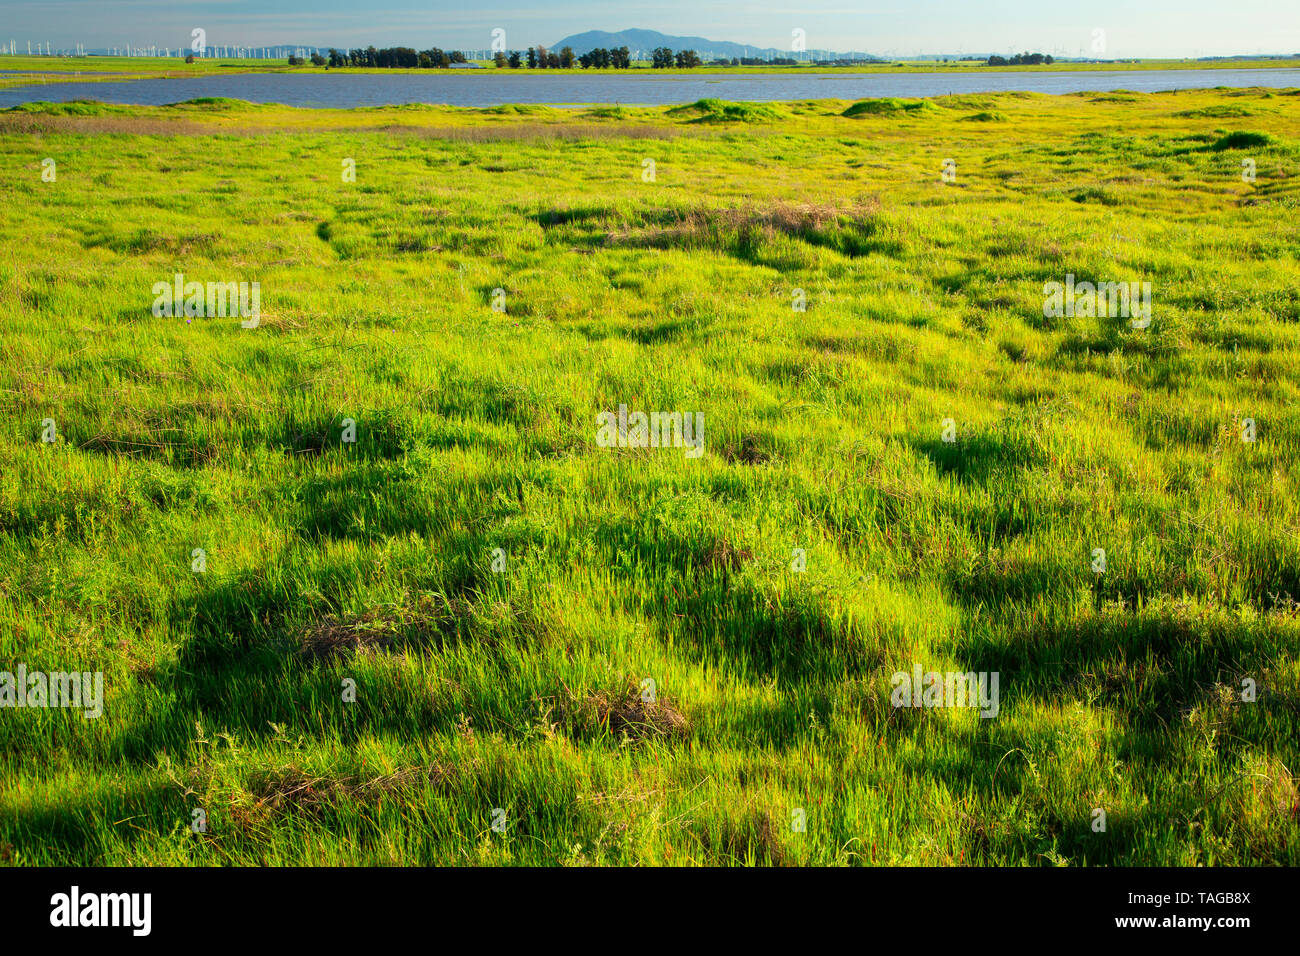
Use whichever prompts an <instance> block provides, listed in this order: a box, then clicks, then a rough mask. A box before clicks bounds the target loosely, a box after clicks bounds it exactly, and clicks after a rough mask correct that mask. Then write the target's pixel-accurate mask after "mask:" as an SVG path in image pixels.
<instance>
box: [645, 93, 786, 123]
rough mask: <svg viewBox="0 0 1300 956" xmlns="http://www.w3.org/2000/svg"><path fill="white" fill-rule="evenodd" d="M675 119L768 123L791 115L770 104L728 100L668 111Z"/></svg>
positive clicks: (693, 104)
mask: <svg viewBox="0 0 1300 956" xmlns="http://www.w3.org/2000/svg"><path fill="white" fill-rule="evenodd" d="M668 115H669V116H673V117H692V118H691V119H690V120H689V122H692V123H767V122H771V121H772V120H778V119H783V118H784V117H786V116H788V115H789V114H788V113H786V111H785V110H783V109H779V108H778V107H775V106H772V105H771V104H770V103H732V102H728V101H727V100H716V99H704V100H696V101H695V102H694V103H689V104H687V105H686V106H678V107H674V108H673V109H670V110H668Z"/></svg>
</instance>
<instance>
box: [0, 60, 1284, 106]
mask: <svg viewBox="0 0 1300 956" xmlns="http://www.w3.org/2000/svg"><path fill="white" fill-rule="evenodd" d="M1214 86H1237V87H1241V86H1268V87H1300V70H1132V71H1123V70H1117V71H1109V70H1108V71H1090V72H1078V73H1076V72H1061V73H1039V72H1026V71H1015V70H1007V71H1004V70H982V69H980V70H976V69H972V70H970V71H969V72H966V71H962V72H960V73H958V72H956V71H953V72H947V73H900V74H890V73H858V74H850V73H844V74H835V73H830V74H826V73H821V74H805V75H803V76H800V75H798V74H795V75H788V74H777V75H772V76H728V75H725V74H713V75H709V74H697V75H694V76H687V75H682V74H673V75H667V76H665V75H663V74H648V75H646V76H609V75H604V76H602V75H600V74H590V75H588V74H582V75H568V76H565V75H558V76H557V75H548V74H546V73H540V72H519V73H514V72H510V73H488V74H483V73H474V72H471V71H465V72H460V71H456V72H441V71H438V72H430V73H400V74H398V73H395V74H392V75H384V74H374V73H368V74H350V75H349V74H347V73H345V72H337V73H326V74H311V75H301V76H295V75H293V74H285V73H270V74H247V73H246V74H242V75H239V74H237V75H234V76H213V77H195V78H194V79H175V80H130V81H127V82H122V83H75V82H73V83H51V84H47V85H43V86H42V85H38V86H21V87H14V88H12V89H7V90H0V107H7V106H16V105H17V104H19V103H28V102H32V101H35V100H53V101H56V102H61V101H65V100H76V99H93V100H100V101H102V102H105V103H131V104H142V105H148V106H159V105H162V104H164V103H178V102H181V101H183V100H190V99H196V98H198V97H202V96H228V97H233V98H235V99H240V100H249V101H251V102H254V103H285V104H287V105H289V106H335V107H353V106H387V105H396V104H402V103H446V104H449V105H451V106H498V105H500V104H502V103H552V104H597V103H599V104H612V103H622V104H625V105H634V104H673V103H692V102H694V101H695V100H698V99H703V98H705V97H716V98H718V99H723V100H811V99H829V98H835V99H861V98H864V97H872V96H941V95H943V94H945V93H985V92H997V91H1000V90H1032V91H1036V92H1039V93H1077V92H1080V91H1084V90H1097V91H1105V90H1116V89H1126V90H1136V91H1146V92H1150V91H1156V90H1172V89H1194V88H1205V87H1214Z"/></svg>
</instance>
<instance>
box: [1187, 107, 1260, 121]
mask: <svg viewBox="0 0 1300 956" xmlns="http://www.w3.org/2000/svg"><path fill="white" fill-rule="evenodd" d="M1259 112H1260V111H1259V110H1256V109H1251V108H1250V107H1249V106H1235V105H1229V104H1215V105H1214V106H1201V107H1198V108H1196V109H1194V110H1180V111H1179V112H1177V113H1175V114H1174V115H1175V116H1177V117H1179V118H1180V119H1200V118H1205V119H1234V118H1237V117H1241V116H1257V115H1259Z"/></svg>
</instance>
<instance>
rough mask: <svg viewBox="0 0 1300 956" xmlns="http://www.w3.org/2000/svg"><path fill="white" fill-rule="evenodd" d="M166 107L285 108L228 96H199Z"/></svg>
mask: <svg viewBox="0 0 1300 956" xmlns="http://www.w3.org/2000/svg"><path fill="white" fill-rule="evenodd" d="M167 108H168V109H179V110H184V109H194V110H205V111H209V112H216V113H247V112H253V111H255V110H267V109H286V107H283V106H276V105H275V104H271V103H250V102H249V101H248V100H240V99H234V98H233V97H229V96H200V97H196V98H195V99H192V100H182V101H181V102H179V103H168V104H167Z"/></svg>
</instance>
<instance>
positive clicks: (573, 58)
mask: <svg viewBox="0 0 1300 956" xmlns="http://www.w3.org/2000/svg"><path fill="white" fill-rule="evenodd" d="M492 59H493V62H494V63H495V64H496V66H497V68H498V69H502V70H505V69H510V70H519V69H523V68H524V67H525V66H526V67H527V68H528V69H530V70H570V69H573V68H574V67H582V68H583V69H584V70H607V69H615V70H627V69H631V67H632V51H631V50H629V49H628V48H627V47H625V46H621V47H619V48H618V49H616V50H607V49H605V48H603V47H598V48H596V49H594V50H592V51H590V52H588V53H584V54H582V55H581V56H578V55H576V54H574V52H573V47H569V46H566V47H564V48H562V49H561V50H560V51H559V52H558V53H556V52H555V51H553V50H548V49H546V47H544V46H542V45H541V44H538V45H537V46H530V47H529V48H528V49H527V51H524V52H520V51H519V50H511V51H510V52H509V53H504V52H498V53H496V54H494V55H493V57H492ZM310 60H311V63H312V65H314V66H328V67H330V68H331V69H341V68H343V67H364V68H369V69H420V70H445V69H448V68H449V67H451V65H452V64H453V63H467V62H469V61H468V60H467V59H466V57H465V54H464V53H463V52H462V51H460V50H440V49H439V48H438V47H432V48H431V49H428V50H415V49H413V48H411V47H409V46H395V47H386V48H384V49H382V50H379V49H376V48H375V47H373V46H371V47H366V48H365V49H364V50H362V49H360V48H358V49H355V50H336V49H334V48H333V47H331V48H330V50H329V55H328V56H322V55H321V54H319V53H313V54H312V55H311V57H310ZM306 62H307V59H306V58H304V57H300V56H291V57H289V65H290V66H303V65H304V64H305V63H306ZM713 62H714V63H715V64H720V65H724V66H725V65H727V64H730V65H731V66H742V65H743V66H751V65H760V64H761V65H763V66H772V65H777V66H787V65H789V66H793V65H794V64H795V62H796V61H795V60H787V59H781V58H777V59H773V60H760V59H758V58H756V57H740V58H733V59H731V60H725V59H723V60H714V61H713ZM651 65H652V66H653V67H654V68H655V69H656V70H666V69H673V68H676V69H679V70H689V69H692V68H694V67H697V66H703V65H704V61H703V60H701V59H700V55H699V54H698V53H696V52H695V51H694V50H676V51H673V50H670V49H669V48H668V47H666V46H665V47H659V48H658V49H657V50H655V51H654V52H653V54H652V55H651Z"/></svg>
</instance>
